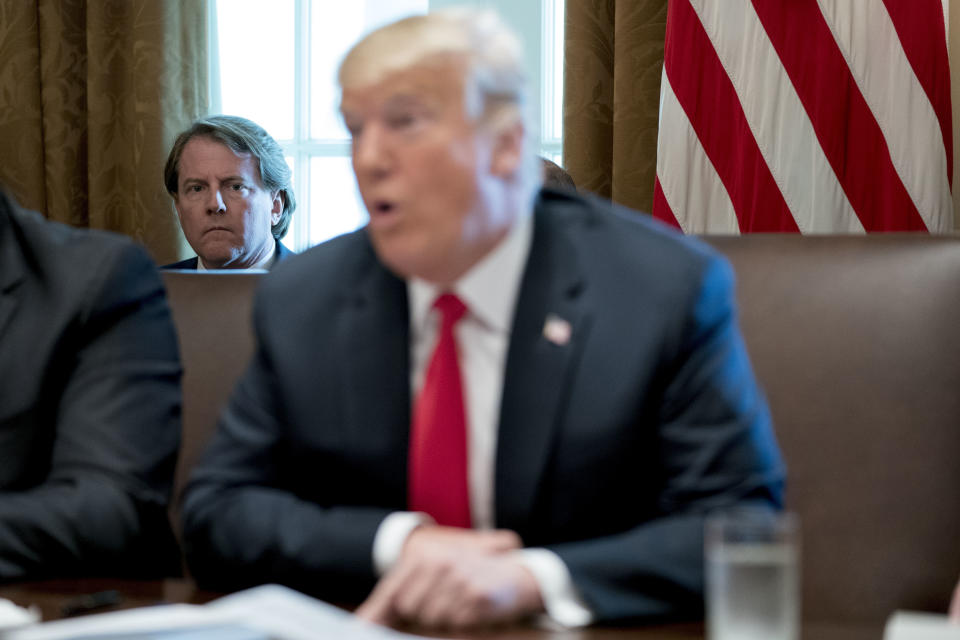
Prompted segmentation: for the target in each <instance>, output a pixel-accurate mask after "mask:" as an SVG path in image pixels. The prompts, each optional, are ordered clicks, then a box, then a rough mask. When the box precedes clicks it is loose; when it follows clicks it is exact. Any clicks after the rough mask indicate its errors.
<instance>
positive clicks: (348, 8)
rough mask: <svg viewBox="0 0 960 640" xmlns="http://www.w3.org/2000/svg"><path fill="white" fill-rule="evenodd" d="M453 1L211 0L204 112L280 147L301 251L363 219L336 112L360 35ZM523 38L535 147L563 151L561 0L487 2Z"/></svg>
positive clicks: (293, 242) (294, 243)
mask: <svg viewBox="0 0 960 640" xmlns="http://www.w3.org/2000/svg"><path fill="white" fill-rule="evenodd" d="M454 4H459V0H349V1H347V2H344V1H342V0H341V1H335V0H274V1H273V2H270V3H264V2H262V1H261V0H212V1H211V2H210V11H211V15H210V85H211V86H210V96H211V104H210V112H211V113H229V114H234V115H241V116H244V117H246V118H250V119H251V120H253V121H255V122H257V123H258V124H260V125H261V126H263V127H264V128H265V129H266V130H267V131H268V132H269V133H270V134H271V135H272V136H273V137H274V138H276V140H277V141H278V142H279V143H280V145H281V147H283V150H284V153H285V154H286V157H287V162H288V163H289V164H290V167H291V169H292V170H293V183H294V190H295V191H296V195H297V212H296V213H295V214H294V216H293V218H292V219H291V224H290V230H289V232H288V234H287V237H286V238H285V239H284V243H285V244H286V245H287V246H289V247H290V248H291V249H294V250H297V251H302V250H303V249H306V248H307V247H309V246H311V245H314V244H317V243H319V242H323V241H324V240H327V239H329V238H332V237H334V236H336V235H339V234H341V233H346V232H349V231H353V230H354V229H356V228H358V227H360V226H362V225H363V224H365V223H366V220H367V214H366V211H365V210H364V208H363V203H362V202H361V201H360V197H359V194H358V193H357V189H356V183H355V181H354V177H353V172H352V170H351V168H350V141H349V136H348V135H347V132H346V130H344V128H343V125H342V123H341V122H340V118H339V113H338V111H337V103H338V100H339V94H338V90H337V85H336V70H337V67H338V65H339V64H340V59H341V58H342V56H343V55H344V53H346V51H347V49H349V48H350V46H351V45H352V44H353V43H354V42H356V41H357V40H358V39H359V38H360V36H361V35H362V34H364V33H366V32H368V31H370V30H372V29H374V28H376V27H378V26H381V25H383V24H386V23H388V22H392V21H393V20H396V19H398V18H401V17H404V16H407V15H411V14H415V13H425V12H427V11H429V10H430V9H436V8H439V7H442V6H447V5H454ZM480 4H482V5H484V6H491V7H493V8H495V9H497V10H498V11H499V12H500V14H501V15H502V16H503V17H504V19H505V20H506V21H507V22H508V23H510V24H511V25H512V26H513V28H514V29H516V30H517V31H518V32H519V33H520V35H521V37H522V38H523V39H524V44H525V46H526V56H527V73H528V76H529V77H530V79H531V94H532V95H531V97H532V98H533V101H534V107H535V108H537V110H538V111H539V113H540V123H541V124H540V126H541V145H540V152H541V154H542V155H545V156H546V157H548V158H551V159H553V160H554V161H556V162H560V160H561V153H562V135H561V131H562V122H561V120H562V111H561V105H562V102H563V95H562V91H563V12H564V0H540V1H539V2H533V1H530V2H526V1H525V2H515V1H511V0H487V2H482V3H480Z"/></svg>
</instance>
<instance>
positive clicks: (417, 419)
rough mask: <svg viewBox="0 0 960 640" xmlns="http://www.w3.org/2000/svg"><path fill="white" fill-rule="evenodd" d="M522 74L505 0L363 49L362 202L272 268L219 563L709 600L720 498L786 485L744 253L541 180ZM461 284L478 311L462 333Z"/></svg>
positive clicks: (208, 571) (357, 591) (455, 600)
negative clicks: (334, 227) (350, 227)
mask: <svg viewBox="0 0 960 640" xmlns="http://www.w3.org/2000/svg"><path fill="white" fill-rule="evenodd" d="M520 69H521V53H520V46H519V43H518V42H517V41H516V39H515V37H514V36H513V35H512V34H511V33H510V32H509V31H506V30H505V28H504V27H503V26H502V24H501V23H500V21H499V20H498V19H497V17H496V16H495V15H494V14H492V13H487V12H476V11H473V12H471V11H463V10H461V11H451V12H436V13H431V14H429V15H427V16H420V17H414V18H409V19H407V20H404V21H401V22H398V23H395V24H393V25H391V26H388V27H385V28H383V29H382V30H379V31H376V32H374V33H373V34H371V35H369V36H367V37H366V38H365V39H364V40H363V41H361V42H360V43H359V44H357V45H356V46H355V47H354V48H353V49H352V51H351V52H350V53H349V54H348V55H347V57H346V58H345V60H344V62H343V65H342V67H341V69H340V83H341V86H342V88H343V93H342V103H341V110H342V113H343V117H344V121H345V124H346V126H347V128H348V129H349V131H350V132H351V135H352V144H353V151H352V153H353V166H354V171H355V173H356V177H357V182H358V186H359V189H360V193H361V194H362V196H363V199H364V203H365V204H366V207H367V210H368V211H369V213H370V223H369V224H368V225H367V227H366V228H364V229H362V230H360V231H357V232H355V233H353V234H349V235H346V236H343V237H340V238H337V239H334V240H332V241H330V242H328V243H326V244H323V245H321V246H319V247H316V248H314V249H312V250H310V251H309V252H307V253H306V254H304V255H302V256H298V257H296V258H294V259H292V260H290V261H288V262H287V263H286V264H283V265H280V267H279V268H278V269H276V270H275V271H273V272H272V273H271V274H270V276H269V277H268V278H266V279H265V282H264V284H263V286H262V287H261V289H260V291H259V294H258V296H257V300H256V303H255V320H254V322H255V326H256V333H257V348H256V352H255V356H254V358H253V360H252V363H251V366H250V368H249V370H248V371H247V372H246V374H245V375H244V377H243V378H242V379H241V381H240V383H239V385H238V387H237V389H236V390H235V392H234V394H233V396H232V398H231V400H230V402H229V405H228V406H227V408H226V410H225V412H224V414H223V416H222V419H221V421H220V424H219V428H218V431H217V434H216V436H215V437H214V440H213V442H212V445H211V447H210V449H209V450H208V451H207V452H206V456H205V458H204V460H203V461H202V463H201V465H200V466H199V468H198V469H197V470H196V471H195V474H194V475H193V477H192V481H191V484H190V486H189V488H188V490H187V493H186V497H185V504H184V522H185V541H186V545H187V553H188V561H189V563H190V566H191V567H192V569H193V572H194V575H195V576H196V577H197V578H198V579H199V580H200V581H201V582H202V583H203V584H208V585H211V586H219V587H236V586H240V585H243V584H251V583H257V582H265V581H279V582H283V583H287V584H290V585H294V586H296V587H299V588H301V589H305V590H308V591H311V592H314V593H318V594H320V595H322V596H326V597H328V598H331V599H335V600H337V601H341V602H343V601H345V600H348V599H350V598H358V599H359V598H363V597H364V596H367V595H368V594H369V595H368V597H367V599H366V600H365V601H364V603H363V604H362V605H361V607H360V608H359V609H358V611H357V612H358V614H359V615H361V616H363V617H366V618H369V619H372V620H376V621H380V622H386V623H394V622H399V621H403V620H412V621H414V622H416V623H419V624H425V625H442V626H454V627H459V626H470V625H474V624H484V623H489V622H497V621H506V620H512V619H516V618H519V617H523V616H528V615H532V614H538V613H541V612H545V613H547V614H548V615H549V616H551V617H552V618H554V619H555V620H557V621H558V622H561V623H565V624H570V625H577V624H587V623H590V622H592V621H609V620H614V619H624V618H641V619H652V618H659V617H666V616H678V615H699V614H700V612H701V608H702V589H703V552H702V546H703V532H702V523H703V517H704V513H705V512H707V511H708V510H710V509H714V508H722V507H728V506H731V505H735V504H740V505H742V504H745V503H754V504H756V505H758V506H759V508H777V507H778V506H779V505H780V502H781V489H782V482H783V468H782V465H781V461H780V457H779V453H778V450H777V446H776V443H775V441H774V437H773V434H772V430H771V426H770V422H769V414H768V411H767V407H766V404H765V402H764V400H763V397H762V395H761V393H760V391H759V390H758V388H757V385H756V382H755V380H754V377H753V374H752V372H751V368H750V365H749V362H748V360H747V354H746V352H745V349H744V345H743V343H742V340H741V336H740V334H739V331H738V328H737V326H736V320H735V311H734V306H733V304H734V303H733V293H732V272H731V269H730V267H729V266H728V264H727V263H726V262H725V261H724V260H722V259H721V258H720V257H718V256H717V255H715V254H714V253H712V252H711V251H710V250H709V249H707V248H705V247H704V246H702V245H701V244H699V243H697V242H695V241H693V240H689V239H685V238H683V237H681V236H679V235H676V234H674V233H673V232H671V231H669V230H667V229H665V228H663V227H661V226H659V225H658V224H656V223H654V222H652V221H650V220H649V219H648V218H646V217H645V216H642V215H639V214H636V213H634V212H631V211H625V210H623V209H619V208H617V207H614V206H612V205H610V204H609V203H607V202H603V201H599V200H595V199H585V198H581V197H579V196H577V195H576V194H575V193H573V192H565V193H560V192H554V191H549V190H543V191H539V190H538V186H539V183H540V175H539V171H540V169H539V163H538V159H537V157H536V155H534V153H533V150H532V146H531V143H530V139H529V138H530V135H529V134H530V132H531V131H532V128H531V127H530V124H529V123H528V122H527V120H526V119H525V116H524V113H525V111H524V91H525V87H524V82H523V80H522V73H521V71H520ZM441 293H455V294H456V296H457V297H458V298H459V299H460V300H461V301H462V303H464V304H465V305H466V307H467V312H466V315H465V316H464V317H463V319H462V320H461V321H460V322H459V323H458V324H457V325H456V327H455V329H453V330H452V333H453V335H454V336H455V338H453V339H447V338H444V336H447V335H449V333H450V332H449V331H447V329H446V328H445V327H446V325H447V320H446V318H447V317H448V315H447V314H448V313H450V314H451V316H450V317H451V318H452V317H453V316H452V314H453V313H454V312H453V311H448V310H447V305H451V306H452V307H456V306H457V305H456V303H455V301H452V299H451V298H449V297H445V298H443V301H442V302H440V303H439V304H440V305H441V309H443V310H442V314H441V310H440V309H431V307H432V303H433V301H434V299H435V298H436V297H437V296H438V294H441ZM440 315H443V321H442V322H441V318H440V317H439V316H440ZM451 321H452V320H451ZM438 335H439V336H440V338H438ZM454 340H455V341H456V345H457V346H456V348H455V349H448V348H446V347H444V348H442V349H439V350H438V353H443V354H447V356H438V357H437V358H434V356H433V355H431V353H432V351H433V350H434V342H435V341H438V342H439V343H443V344H447V345H449V344H451V343H452V342H453V341H454ZM451 352H453V353H455V354H457V355H456V357H458V358H459V371H460V372H461V373H462V385H463V388H464V395H463V396H462V397H463V399H464V403H465V404H464V407H463V408H462V409H459V415H460V418H459V419H458V418H456V417H455V415H454V414H455V412H451V413H449V414H445V415H450V416H453V417H451V418H450V419H449V420H448V421H447V422H446V423H435V422H432V421H430V420H429V419H428V417H427V413H428V412H427V411H426V409H423V408H424V407H427V403H428V401H427V397H435V398H440V397H442V398H444V400H443V402H446V401H448V400H449V402H450V405H449V406H458V403H457V401H456V400H451V399H450V398H452V396H447V395H446V393H447V391H449V390H450V389H453V388H455V386H456V385H455V384H453V385H450V384H449V383H451V382H453V381H455V380H456V378H457V377H458V376H457V375H456V374H455V373H451V374H450V375H446V376H443V377H440V376H433V375H431V373H432V370H433V366H434V365H433V363H434V362H441V361H442V362H448V357H449V354H450V353H451ZM428 362H429V363H430V364H429V366H428ZM447 371H457V368H456V366H454V367H453V368H448V369H447ZM424 387H429V388H430V389H431V390H438V391H437V393H436V394H434V393H432V392H431V393H427V392H423V393H421V389H422V388H424ZM439 390H442V391H439ZM460 397H461V396H457V398H460ZM438 402H439V401H438ZM414 409H415V414H416V415H415V416H414V417H413V419H411V411H412V410H414ZM464 418H465V419H466V422H467V427H468V429H467V431H468V433H466V434H463V433H462V432H461V433H460V434H459V435H458V434H457V433H455V430H454V429H449V431H445V430H444V429H446V428H447V427H449V426H450V425H454V424H457V423H458V422H459V421H461V420H462V419H464ZM426 426H429V427H432V428H435V429H437V430H436V431H433V432H431V433H433V434H435V437H433V436H431V437H430V438H427V439H424V438H423V437H422V436H423V433H424V431H422V428H423V427H426ZM464 442H465V443H466V444H465V448H466V449H467V451H466V452H465V453H462V448H463V447H464V445H463V444H462V443H464ZM458 443H460V444H458ZM457 447H461V449H458V448H457ZM441 448H442V449H443V452H441ZM408 452H409V453H408ZM463 456H465V457H466V460H467V463H466V468H465V469H464V467H462V466H461V467H460V475H459V478H457V477H455V475H454V474H453V473H452V472H451V469H453V470H455V469H456V466H457V465H456V464H454V462H455V461H456V460H459V459H461V458H462V457H463ZM424 461H426V462H427V464H423V462H424ZM408 472H410V473H411V474H412V475H413V477H412V478H411V479H410V480H409V488H408ZM448 472H449V473H450V478H451V480H450V482H436V483H434V484H432V485H431V484H429V483H421V482H420V480H419V479H421V478H423V477H425V476H429V475H430V474H433V473H436V474H441V473H448ZM421 474H423V475H421ZM467 476H468V477H467ZM431 477H432V476H431ZM424 487H426V489H427V490H424ZM460 487H466V488H465V489H463V492H462V493H461V494H460V495H461V496H462V497H464V500H463V501H460V502H457V505H463V504H464V503H466V504H465V515H464V514H462V513H461V514H460V515H457V516H456V518H453V517H450V516H449V514H448V513H447V511H445V510H444V509H447V507H448V506H450V505H449V504H447V500H449V499H450V498H451V495H453V494H454V493H456V492H459V491H460ZM431 491H432V492H433V493H431ZM452 502H453V501H452V500H451V503H452ZM418 506H419V508H417V507H418ZM441 507H442V509H441ZM450 511H451V512H452V511H453V507H450ZM458 513H460V512H458ZM461 516H462V517H461ZM438 522H439V523H441V524H442V523H443V522H460V523H461V524H462V523H464V522H465V523H467V524H469V525H471V526H472V528H455V527H451V526H439V524H438ZM495 527H496V528H495ZM378 576H379V579H378ZM371 589H373V592H372V593H370V590H371Z"/></svg>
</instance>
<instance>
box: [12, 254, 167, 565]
mask: <svg viewBox="0 0 960 640" xmlns="http://www.w3.org/2000/svg"><path fill="white" fill-rule="evenodd" d="M97 249H98V251H100V255H98V256H96V257H95V260H94V256H91V260H90V261H91V262H94V261H95V262H96V266H95V267H93V268H92V271H93V273H92V274H91V277H89V278H83V282H84V283H85V284H86V286H87V290H85V291H83V292H72V293H71V294H70V295H75V296H76V297H77V299H78V300H80V302H79V305H80V309H79V310H75V312H76V313H75V317H74V318H73V320H72V321H71V326H70V327H69V329H68V330H67V331H66V332H65V333H64V335H62V336H59V337H58V341H59V342H60V343H61V344H60V345H59V347H58V349H57V350H56V351H55V353H56V354H57V355H56V356H55V358H54V359H53V360H52V361H51V362H49V363H48V366H47V367H46V371H45V375H46V376H48V377H49V378H50V379H51V380H56V382H55V383H49V384H48V385H47V386H46V387H45V388H46V389H47V392H48V393H50V395H51V396H54V395H57V397H45V398H40V400H39V401H40V403H46V404H47V406H48V407H56V409H55V411H50V415H52V416H53V419H52V420H51V421H50V422H52V423H53V424H51V425H50V428H51V430H52V434H51V439H52V441H51V442H50V446H51V453H50V455H49V458H46V457H44V456H40V461H38V463H37V464H47V463H49V469H48V471H47V473H46V474H45V477H44V479H43V481H42V482H41V483H40V484H38V485H36V486H33V487H31V488H25V489H23V490H20V491H7V492H3V493H0V577H2V578H3V579H14V578H21V577H25V576H28V575H29V576H30V577H37V576H41V575H57V576H60V575H69V574H81V573H82V574H86V575H91V574H113V575H147V574H164V573H165V574H169V573H170V572H176V571H177V570H178V566H177V561H176V557H177V556H176V547H175V544H174V540H173V537H172V531H171V529H170V526H169V520H168V518H167V512H166V506H167V500H168V497H169V492H170V486H171V481H172V477H173V468H174V464H175V457H176V452H177V448H178V446H179V438H180V386H179V379H180V365H179V359H178V356H177V346H176V336H175V334H174V330H173V325H172V323H171V321H170V315H169V310H168V308H167V305H166V301H165V298H164V295H163V289H162V285H161V283H160V280H159V278H158V276H157V274H156V269H155V267H154V265H153V263H152V262H151V261H150V259H149V258H148V257H147V255H146V254H145V253H144V252H143V251H142V250H140V249H139V248H137V247H135V246H134V245H132V244H130V243H128V242H123V243H119V242H116V241H112V242H109V243H104V245H103V247H102V251H101V247H100V246H99V245H98V246H97ZM82 268H83V269H91V267H90V266H89V264H86V265H84V266H83V267H82ZM49 286H51V287H55V286H58V285H57V284H56V283H53V284H50V285H49ZM78 294H82V295H78ZM36 321H37V322H38V324H40V326H43V322H42V319H37V320H36ZM46 426H47V425H35V427H34V428H36V429H42V428H46ZM41 461H42V462H41Z"/></svg>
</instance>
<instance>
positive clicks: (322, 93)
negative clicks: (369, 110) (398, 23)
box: [310, 0, 427, 140]
mask: <svg viewBox="0 0 960 640" xmlns="http://www.w3.org/2000/svg"><path fill="white" fill-rule="evenodd" d="M330 5H331V3H330V0H315V1H314V2H313V3H312V5H311V7H312V9H311V20H310V21H311V23H312V24H311V25H310V82H311V85H312V86H311V88H310V136H311V137H312V138H314V139H320V140H344V139H346V137H347V133H346V131H345V130H344V128H343V125H342V123H341V122H340V117H339V112H338V109H337V107H338V101H339V91H338V90H337V68H338V67H339V66H340V61H341V59H342V58H343V56H344V55H345V54H346V52H347V51H348V50H349V49H350V47H351V46H352V45H353V44H354V43H355V42H356V41H357V40H359V39H360V36H361V35H362V34H364V33H366V32H367V31H370V30H372V29H375V28H377V27H379V26H382V25H384V24H387V23H388V22H393V21H394V20H397V19H398V18H402V17H405V16H408V15H411V14H414V13H426V10H427V0H392V1H391V2H383V0H366V2H361V1H359V0H349V1H343V2H337V3H336V8H335V9H332V8H331V6H330Z"/></svg>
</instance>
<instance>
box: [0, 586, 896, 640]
mask: <svg viewBox="0 0 960 640" xmlns="http://www.w3.org/2000/svg"><path fill="white" fill-rule="evenodd" d="M95 594H96V595H98V596H99V598H98V597H93V598H91V596H94V595H95ZM221 595H224V594H221V593H214V592H210V591H203V590H200V589H198V588H197V587H196V585H195V584H194V583H193V582H191V581H190V580H187V579H166V580H116V579H100V578H95V579H69V580H46V581H38V582H23V583H13V584H7V585H3V586H0V598H6V599H7V600H10V601H12V602H14V603H15V604H18V605H20V606H23V607H26V606H31V605H33V606H35V607H37V608H38V609H39V610H40V612H41V615H42V617H43V620H57V619H61V618H63V617H65V615H88V614H92V613H100V612H107V611H117V610H120V609H129V608H132V607H141V606H150V605H156V604H163V603H189V604H205V603H207V602H210V601H211V600H214V599H216V598H218V597H220V596H221ZM90 605H100V606H99V607H97V608H96V609H95V610H90V611H89V612H88V613H85V610H86V609H87V608H89V606H90ZM802 629H803V631H802V640H881V638H882V637H883V629H882V625H865V624H826V623H817V622H811V621H804V623H803V627H802ZM404 631H409V632H411V633H417V634H420V635H426V636H432V637H438V638H444V637H447V638H466V639H474V638H476V639H482V640H627V639H628V638H629V639H634V638H635V639H637V640H690V639H700V638H704V637H705V633H704V626H703V624H702V623H700V622H691V623H678V624H666V625H650V626H631V627H590V628H586V629H573V630H563V631H555V630H546V629H540V628H536V627H533V626H531V625H517V626H511V627H505V628H497V629H485V630H478V631H471V632H469V633H462V632H457V633H450V632H447V633H436V632H429V631H424V630H423V629H404Z"/></svg>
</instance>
